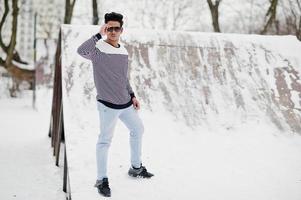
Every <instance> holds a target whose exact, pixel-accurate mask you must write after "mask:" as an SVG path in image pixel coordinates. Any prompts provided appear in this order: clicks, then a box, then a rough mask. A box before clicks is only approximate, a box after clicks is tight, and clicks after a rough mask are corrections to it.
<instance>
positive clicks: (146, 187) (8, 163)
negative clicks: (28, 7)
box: [0, 26, 301, 200]
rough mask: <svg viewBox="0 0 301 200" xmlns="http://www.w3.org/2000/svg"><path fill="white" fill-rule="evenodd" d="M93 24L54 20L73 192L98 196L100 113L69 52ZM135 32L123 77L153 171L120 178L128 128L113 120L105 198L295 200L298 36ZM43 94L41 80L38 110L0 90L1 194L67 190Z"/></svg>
mask: <svg viewBox="0 0 301 200" xmlns="http://www.w3.org/2000/svg"><path fill="white" fill-rule="evenodd" d="M98 28H99V27H96V26H85V27H83V26H77V27H76V26H73V27H71V26H63V31H62V32H63V37H62V38H63V42H62V47H63V50H62V73H63V74H62V84H63V107H64V128H65V138H66V150H67V158H68V167H69V168H68V170H69V178H70V187H71V196H72V199H73V200H82V199H89V200H94V199H95V200H96V199H102V197H100V196H99V194H98V193H97V190H96V188H95V187H93V185H94V183H95V181H96V180H95V179H96V158H95V145H96V141H97V137H98V134H99V119H98V112H97V105H96V101H95V88H94V85H93V76H92V70H91V64H90V63H89V62H88V61H87V60H84V59H82V58H80V57H79V56H78V55H77V54H76V49H77V47H78V46H79V44H80V43H81V42H83V41H84V40H85V39H88V38H89V37H90V36H91V35H92V34H94V33H96V32H97V31H98ZM82 30H85V31H84V32H82ZM134 33H135V31H134V30H132V32H131V31H129V32H128V34H126V35H125V37H124V38H122V42H125V43H127V42H128V43H127V45H128V46H127V47H128V48H129V51H130V54H129V55H130V57H129V61H130V66H131V67H132V69H131V79H130V81H131V84H132V86H133V89H134V91H135V92H136V96H137V97H138V99H139V100H140V103H141V107H142V108H141V110H139V111H138V112H139V115H140V117H141V118H142V120H143V123H144V127H145V134H144V139H143V158H142V159H143V165H145V166H146V167H147V169H148V170H149V171H150V172H152V173H154V174H155V176H154V177H153V178H152V179H149V180H145V179H133V178H130V177H128V175H127V171H128V168H129V164H130V161H129V160H130V159H129V154H130V153H129V150H130V149H129V142H128V138H129V133H128V130H127V129H126V127H125V126H124V125H123V124H122V123H121V122H118V123H117V126H116V129H115V132H114V138H113V142H112V145H111V148H110V154H109V166H108V175H109V181H110V187H111V190H112V197H111V199H116V200H120V199H124V200H133V199H143V200H154V199H155V200H180V199H181V200H182V199H189V200H199V199H204V200H221V199H222V200H254V199H256V200H288V199H289V200H300V199H301V190H300V188H301V156H300V153H301V135H300V134H299V133H297V132H298V131H300V123H298V122H300V112H299V109H300V106H301V105H300V96H298V95H299V92H298V86H299V85H300V80H299V78H298V77H299V74H300V64H301V60H300V58H299V56H298V55H299V54H298V52H300V51H299V50H300V49H301V46H300V44H299V43H296V39H295V38H293V37H291V36H287V37H272V36H270V37H261V36H247V35H231V34H225V35H223V34H206V33H186V32H178V33H173V32H166V33H164V34H158V33H157V32H152V31H145V32H140V33H141V34H140V35H135V34H134ZM134 36H137V37H134ZM188 36H189V37H188ZM186 38H190V40H188V39H186ZM141 42H142V43H141ZM131 44H132V45H131ZM195 44H197V45H198V46H195ZM147 45H149V46H147ZM168 45H170V46H168ZM183 49H184V50H185V51H183ZM170 63H172V65H171V64H170ZM0 96H1V95H0ZM51 100H52V92H51V91H50V90H45V89H39V90H38V95H37V110H33V109H32V108H31V94H30V93H28V94H25V93H24V94H23V95H22V97H21V98H20V99H7V98H1V99H0V134H1V147H0V148H1V149H0V154H1V160H0V163H1V165H0V169H1V173H0V200H2V199H5V200H6V199H8V200H10V199H22V200H27V199H28V200H40V199H45V200H52V199H55V200H58V199H64V198H65V194H64V193H63V192H62V191H61V190H62V184H63V181H62V177H63V175H62V173H63V172H62V171H63V170H62V168H63V166H62V164H63V162H62V161H61V162H60V164H61V166H60V167H56V166H55V165H54V163H55V162H54V158H53V157H52V151H53V149H52V148H51V147H50V142H51V141H50V138H48V128H49V121H50V107H51ZM298 120H299V121H298ZM292 130H295V132H294V131H292ZM296 131H297V132H296ZM60 158H61V159H62V158H63V156H62V154H61V156H60Z"/></svg>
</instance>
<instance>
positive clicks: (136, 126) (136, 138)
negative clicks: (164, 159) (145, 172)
mask: <svg viewBox="0 0 301 200" xmlns="http://www.w3.org/2000/svg"><path fill="white" fill-rule="evenodd" d="M119 118H120V120H121V121H122V122H123V123H124V124H125V125H126V127H127V128H128V129H129V131H130V146H131V164H132V166H133V167H136V168H139V167H140V165H141V162H142V161H141V148H142V135H143V132H144V126H143V123H142V120H141V119H140V117H139V115H138V113H137V111H136V110H135V109H134V107H133V106H130V107H128V108H126V109H124V110H122V113H121V114H120V116H119Z"/></svg>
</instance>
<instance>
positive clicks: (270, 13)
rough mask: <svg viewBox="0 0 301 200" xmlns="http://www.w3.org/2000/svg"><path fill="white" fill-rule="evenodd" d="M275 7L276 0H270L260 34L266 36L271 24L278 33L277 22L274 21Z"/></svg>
mask: <svg viewBox="0 0 301 200" xmlns="http://www.w3.org/2000/svg"><path fill="white" fill-rule="evenodd" d="M277 5H278V0H270V7H269V9H268V11H267V13H266V15H265V16H266V18H268V19H267V20H266V23H265V25H264V27H263V29H262V31H261V34H266V33H267V31H268V28H269V27H271V26H272V25H273V24H274V25H275V28H276V31H277V32H278V31H279V27H278V22H277V20H276V14H277Z"/></svg>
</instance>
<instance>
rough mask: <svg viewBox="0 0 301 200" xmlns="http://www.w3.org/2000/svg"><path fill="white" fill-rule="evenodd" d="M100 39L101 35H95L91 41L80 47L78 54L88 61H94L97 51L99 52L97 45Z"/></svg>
mask: <svg viewBox="0 0 301 200" xmlns="http://www.w3.org/2000/svg"><path fill="white" fill-rule="evenodd" d="M100 39H101V35H100V33H97V34H96V35H93V36H92V37H91V38H90V39H88V40H87V41H85V42H84V43H82V44H81V45H80V46H79V47H78V49H77V53H78V54H79V55H81V56H82V57H84V58H86V59H89V60H92V59H93V57H94V56H95V55H96V54H97V51H99V50H98V49H97V48H96V47H95V45H96V42H97V41H98V40H100Z"/></svg>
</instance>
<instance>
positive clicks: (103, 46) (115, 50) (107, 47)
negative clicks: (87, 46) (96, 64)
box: [95, 40, 128, 55]
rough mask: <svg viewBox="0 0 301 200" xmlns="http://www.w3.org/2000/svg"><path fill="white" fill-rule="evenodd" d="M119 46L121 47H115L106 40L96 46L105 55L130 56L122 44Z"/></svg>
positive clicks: (100, 41)
mask: <svg viewBox="0 0 301 200" xmlns="http://www.w3.org/2000/svg"><path fill="white" fill-rule="evenodd" d="M119 45H120V46H119V47H114V46H112V45H111V44H109V43H107V42H105V41H104V40H99V41H98V42H97V44H96V45H95V46H96V47H97V48H98V49H99V50H100V51H101V52H103V53H107V54H123V55H128V52H127V50H126V48H125V47H124V46H123V45H122V44H119Z"/></svg>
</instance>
